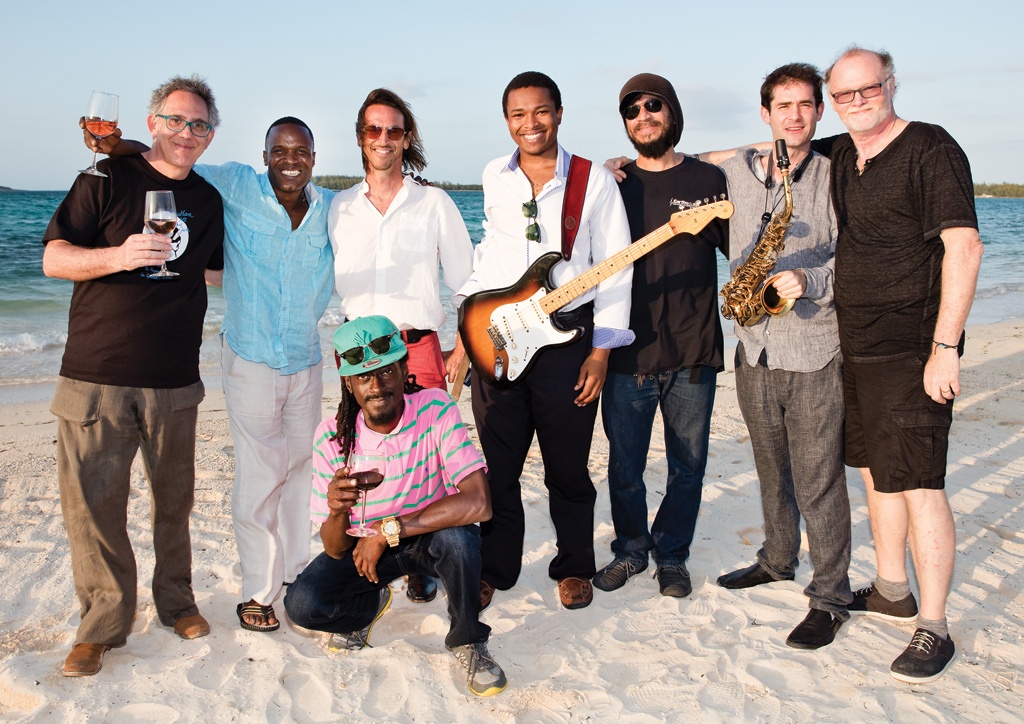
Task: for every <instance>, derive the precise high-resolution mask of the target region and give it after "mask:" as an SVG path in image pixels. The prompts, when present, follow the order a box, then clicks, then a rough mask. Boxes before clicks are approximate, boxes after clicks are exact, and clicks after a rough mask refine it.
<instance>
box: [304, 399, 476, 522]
mask: <svg viewBox="0 0 1024 724" xmlns="http://www.w3.org/2000/svg"><path fill="white" fill-rule="evenodd" d="M336 431H337V422H336V421H335V419H334V418H333V417H329V418H327V419H325V420H324V421H323V422H321V423H320V425H319V427H317V430H316V437H315V438H314V442H313V493H312V495H311V496H310V499H309V510H310V519H311V520H312V521H313V522H314V523H318V524H319V523H323V522H324V521H325V520H327V516H328V513H329V509H328V508H327V486H328V485H329V484H330V482H331V479H332V478H333V477H334V473H335V471H337V470H338V469H339V468H342V467H344V466H345V459H344V457H342V455H341V441H340V440H332V439H331V438H332V437H333V435H334V433H335V432H336ZM355 448H356V449H359V450H363V449H369V450H378V451H380V452H383V453H384V460H385V462H384V467H385V469H384V471H383V472H384V482H383V483H381V484H380V486H379V487H377V488H376V489H375V490H371V491H369V492H368V493H367V494H366V495H367V498H366V520H367V522H369V521H373V520H380V519H382V518H386V517H388V516H389V515H395V516H398V515H403V514H405V513H411V512H414V511H417V510H420V509H422V508H425V507H427V506H428V505H430V504H431V503H433V502H434V501H435V500H440V499H441V498H443V497H444V496H446V495H454V494H455V493H458V492H459V490H458V487H457V486H458V484H459V482H460V481H461V480H462V479H463V478H465V477H466V476H467V475H469V474H470V473H472V472H473V471H475V470H482V469H486V468H485V465H484V461H483V458H482V457H481V456H480V453H479V452H477V449H476V447H475V446H474V445H473V443H472V442H470V440H469V434H468V433H467V431H466V425H465V423H463V422H462V416H461V415H460V414H459V409H458V407H456V405H455V401H454V400H452V398H451V396H449V395H448V393H447V392H444V391H442V390H436V389H427V390H421V391H420V392H415V393H413V394H411V395H406V396H405V410H404V411H403V412H402V420H401V422H400V423H399V424H398V426H397V427H396V428H395V429H394V430H393V431H392V432H390V433H388V434H387V435H381V434H380V433H377V432H374V431H373V430H371V429H369V428H368V427H366V425H365V424H364V422H363V413H362V412H360V413H359V415H358V416H357V417H356V445H355ZM360 504H361V503H357V504H356V505H355V506H353V508H352V512H351V516H352V520H353V521H358V519H359V518H358V517H359V506H360Z"/></svg>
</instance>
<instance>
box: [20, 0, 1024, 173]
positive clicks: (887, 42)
mask: <svg viewBox="0 0 1024 724" xmlns="http://www.w3.org/2000/svg"><path fill="white" fill-rule="evenodd" d="M1022 21H1024V4H1022V3H1021V2H1020V0H1005V1H1003V2H984V1H981V2H974V3H969V2H964V1H963V0H960V1H959V2H948V1H947V0H936V1H933V2H928V3H924V2H913V3H910V2H899V1H898V0H890V1H889V2H878V1H876V0H861V1H860V2H844V3H830V2H804V1H803V0H796V1H792V2H787V3H769V2H755V1H754V0H741V1H738V2H717V3H715V2H706V3H694V2H686V1H685V0H676V1H675V2H662V1H661V0H649V1H647V2H631V1H630V0H625V1H620V2H609V1H606V0H593V1H591V2H557V1H556V0H542V1H541V2H530V3H527V2H524V3H501V4H498V3H490V2H486V0H476V1H475V2H439V1H437V0H435V2H424V1H423V0H419V1H418V2H406V1H404V0H385V1H377V2H363V3H356V2H351V1H350V0H308V1H307V2H283V1H279V2H266V1H265V0H249V1H247V2H234V1H232V2H227V1H221V0H193V1H191V2H190V1H189V0H164V1H160V0H156V1H153V0H150V1H148V2H138V0H135V1H133V2H123V1H122V0H110V1H108V2H100V3H89V2H82V1H81V0H77V1H76V2H67V1H64V0H57V1H51V0H31V1H26V2H11V3H5V6H4V13H3V26H2V31H0V32H2V37H3V41H2V42H0V68H2V69H3V73H2V80H0V88H2V97H3V106H4V111H3V112H2V113H0V137H2V138H3V139H4V141H5V143H4V149H3V151H2V153H0V185H3V186H11V187H14V188H21V189H64V188H67V187H68V186H70V184H71V183H72V182H73V181H74V177H75V174H76V172H77V170H78V169H81V168H84V167H85V165H86V164H88V162H89V160H90V154H89V153H88V152H87V150H86V149H85V147H84V146H83V145H82V142H81V137H80V131H79V130H78V127H77V122H78V118H79V116H81V115H82V114H83V113H84V111H85V107H86V103H87V101H88V99H89V93H90V91H92V90H104V91H108V92H111V93H116V94H118V95H119V96H120V97H121V127H122V129H123V130H124V133H125V135H126V136H127V137H130V138H139V139H142V140H148V136H147V134H146V129H145V124H144V120H145V115H146V105H147V102H148V98H149V93H150V91H151V90H152V89H153V88H154V87H155V86H156V85H158V84H159V83H161V82H163V81H164V80H166V79H167V78H168V77H170V76H172V75H175V74H184V75H189V74H191V73H194V72H195V73H199V74H200V75H203V76H205V77H206V78H207V80H208V81H209V82H210V84H211V86H212V87H213V89H214V92H215V93H216V96H217V101H218V105H219V107H220V111H221V118H222V123H221V126H220V127H219V128H218V129H217V132H216V138H215V140H214V142H213V144H212V145H211V146H210V149H209V150H208V151H207V152H206V154H205V155H204V157H203V161H205V162H209V163H221V162H225V161H242V162H246V163H250V164H253V165H256V166H261V165H262V159H261V155H260V152H261V151H262V148H263V138H264V134H265V132H266V128H267V126H269V124H270V123H271V122H272V121H274V120H275V119H277V118H279V117H281V116H284V115H295V116H298V117H300V118H302V119H303V120H305V121H306V122H307V123H308V124H309V125H310V126H311V127H312V129H313V131H314V133H315V135H316V150H317V164H316V169H315V173H321V174H329V173H335V174H358V173H361V172H362V170H361V166H360V162H359V153H358V149H357V148H356V144H355V135H354V122H355V114H356V111H357V110H358V108H359V105H360V103H361V102H362V100H363V98H364V97H365V96H366V93H367V92H368V91H369V90H371V89H372V88H375V87H378V86H386V87H389V88H391V89H393V90H395V91H397V92H398V93H399V94H400V95H402V96H403V97H404V98H405V99H406V100H407V101H408V102H410V103H411V104H412V107H413V111H414V112H415V113H416V115H417V118H418V119H419V121H420V124H421V127H422V132H423V136H424V141H425V145H426V150H427V160H428V162H429V166H428V168H427V172H426V173H425V176H426V177H427V178H430V179H433V180H447V181H457V182H463V183H478V182H479V179H480V172H481V170H482V169H483V166H484V164H485V163H486V162H487V161H488V160H490V159H491V158H493V157H495V156H498V155H501V154H503V153H507V152H509V151H510V150H511V149H512V142H511V140H510V139H509V137H508V132H507V129H506V127H505V124H504V121H503V119H502V115H501V92H502V90H503V89H504V87H505V84H506V83H507V82H508V81H509V79H511V78H512V76H513V75H515V74H516V73H518V72H520V71H524V70H540V71H543V72H545V73H547V74H548V75H550V76H551V77H552V78H554V80H555V81H556V82H557V83H558V85H559V87H560V88H561V90H562V100H563V106H564V109H565V111H564V116H563V123H562V127H561V131H560V132H559V140H560V141H561V142H562V143H563V145H565V146H566V147H567V148H568V149H569V150H570V151H573V152H575V153H579V154H581V155H584V156H589V157H591V158H594V159H596V160H603V159H605V158H608V157H610V156H616V155H620V154H623V153H626V152H628V151H630V150H631V147H630V146H629V145H628V142H627V140H626V138H625V135H624V132H623V130H622V123H621V120H620V119H619V117H618V114H617V112H616V105H617V98H618V92H619V89H620V88H621V86H622V84H623V83H624V82H625V81H626V79H627V78H629V77H630V76H631V75H633V74H635V73H639V72H645V71H648V72H654V73H659V74H661V75H664V76H666V77H667V78H668V79H669V80H671V81H672V82H673V84H674V85H675V87H676V90H677V91H678V93H679V96H680V99H681V101H682V105H683V112H684V115H685V129H684V131H683V138H682V141H681V142H680V144H679V147H678V148H679V150H681V151H684V152H697V151H701V150H709V149H713V148H727V147H732V146H735V145H739V144H741V143H746V142H752V141H760V140H769V139H768V134H767V131H768V129H767V126H765V125H764V124H763V123H762V122H761V119H760V116H759V114H758V104H759V101H758V88H759V86H760V83H761V80H762V79H763V78H764V75H765V74H766V73H767V72H768V71H770V70H772V69H773V68H775V67H777V66H779V65H782V64H783V63H789V62H793V61H804V62H810V63H814V64H816V65H818V66H819V67H820V68H822V70H824V68H825V67H826V66H827V65H828V64H829V63H831V62H832V60H833V59H834V58H835V56H836V55H837V54H838V53H839V51H840V50H842V49H843V48H844V47H846V46H847V45H849V44H851V43H858V44H861V45H864V46H866V47H871V48H878V47H884V48H886V49H887V50H889V51H890V52H891V53H892V54H893V56H894V58H895V61H896V75H897V80H898V82H899V83H900V89H899V91H898V93H897V96H896V110H897V112H898V113H899V114H900V115H901V116H903V117H904V118H907V119H910V120H925V121H929V122H932V123H938V124H940V125H942V126H944V127H945V128H946V129H947V130H948V131H949V132H950V133H952V134H953V136H954V137H955V138H956V139H957V140H958V141H959V143H960V144H961V146H963V148H964V149H965V150H966V152H967V155H968V157H969V158H970V161H971V166H972V169H973V171H974V179H975V181H979V182H993V183H994V182H1001V181H1011V182H1016V183H1021V182H1024V163H1022V162H1024V124H1022V118H1024V54H1022V52H1021V46H1020V36H1019V33H1020V28H1021V25H1022ZM104 25H106V26H107V27H106V28H104V27H103V26H104ZM840 130H842V129H841V126H840V124H839V122H838V120H837V119H836V117H835V115H834V114H833V112H832V110H831V108H829V107H828V104H827V102H826V110H825V118H824V119H823V121H822V122H821V124H819V135H829V134H832V133H837V132H839V131H840Z"/></svg>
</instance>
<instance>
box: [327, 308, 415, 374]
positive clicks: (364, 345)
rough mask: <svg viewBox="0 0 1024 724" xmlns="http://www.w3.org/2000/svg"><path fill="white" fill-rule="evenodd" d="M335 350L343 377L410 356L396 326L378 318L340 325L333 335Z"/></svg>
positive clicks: (365, 318) (351, 321)
mask: <svg viewBox="0 0 1024 724" xmlns="http://www.w3.org/2000/svg"><path fill="white" fill-rule="evenodd" d="M334 349H335V350H336V351H337V353H338V355H339V360H340V361H339V363H338V374H339V375H340V376H341V377H352V376H354V375H361V374H364V373H366V372H369V371H371V370H375V369H378V368H380V367H387V366H388V365H389V364H391V363H392V362H397V361H398V360H400V359H402V358H403V357H405V355H406V352H407V350H406V348H405V342H404V341H403V340H402V335H401V334H400V333H399V331H398V327H396V326H395V323H394V322H392V321H391V320H390V319H388V318H387V317H382V316H379V315H377V316H373V317H359V318H358V319H353V320H350V321H348V322H345V324H343V325H341V327H340V328H339V329H338V331H337V332H335V333H334ZM346 356H347V358H346Z"/></svg>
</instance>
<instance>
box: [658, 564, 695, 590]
mask: <svg viewBox="0 0 1024 724" xmlns="http://www.w3.org/2000/svg"><path fill="white" fill-rule="evenodd" d="M654 577H655V578H657V579H658V587H659V588H660V589H661V595H662V596H672V597H673V598H686V597H687V596H689V595H690V594H691V593H692V592H693V586H692V585H691V584H690V574H689V573H688V572H687V570H686V566H684V565H682V564H681V563H680V564H679V565H668V566H658V569H657V570H656V571H655V572H654Z"/></svg>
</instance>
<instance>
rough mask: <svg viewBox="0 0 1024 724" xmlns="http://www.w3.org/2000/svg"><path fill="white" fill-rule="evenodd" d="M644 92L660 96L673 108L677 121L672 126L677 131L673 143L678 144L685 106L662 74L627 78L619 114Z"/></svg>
mask: <svg viewBox="0 0 1024 724" xmlns="http://www.w3.org/2000/svg"><path fill="white" fill-rule="evenodd" d="M642 93H647V94H648V95H652V96H655V97H656V98H660V99H661V100H662V101H664V102H665V103H667V104H668V107H669V108H671V109H672V118H673V120H674V121H675V123H674V124H673V126H672V127H673V129H674V131H675V132H674V133H673V138H672V145H673V147H674V146H676V145H677V144H678V143H679V139H680V138H682V136H683V107H682V106H681V105H679V98H678V97H677V96H676V89H675V88H673V87H672V84H671V83H669V82H668V81H667V80H665V79H664V78H662V77H661V76H660V75H655V74H654V73H640V74H639V75H634V76H633V77H632V78H630V79H629V80H627V81H626V84H625V85H624V86H622V90H621V91H619V115H620V116H621V115H622V111H623V109H625V107H626V106H628V105H629V104H630V102H631V101H632V100H633V98H635V97H636V96H638V95H641V94H642Z"/></svg>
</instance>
